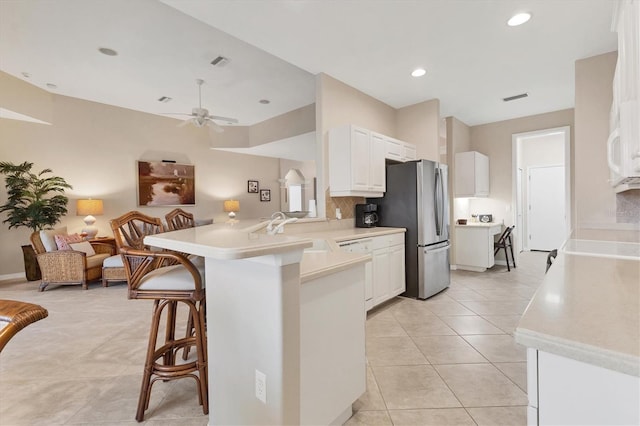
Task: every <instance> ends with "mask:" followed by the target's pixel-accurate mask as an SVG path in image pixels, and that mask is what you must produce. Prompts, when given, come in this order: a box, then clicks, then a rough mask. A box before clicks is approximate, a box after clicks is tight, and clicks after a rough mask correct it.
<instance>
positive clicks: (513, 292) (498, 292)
mask: <svg viewBox="0 0 640 426" xmlns="http://www.w3.org/2000/svg"><path fill="white" fill-rule="evenodd" d="M518 287H524V286H518ZM524 288H525V289H526V287H524ZM476 291H477V292H478V293H479V294H481V295H483V296H484V297H485V298H486V300H491V301H494V300H499V301H503V300H522V299H528V298H526V297H522V296H521V295H520V293H519V292H518V289H517V288H513V285H512V286H511V288H502V289H495V290H476Z"/></svg>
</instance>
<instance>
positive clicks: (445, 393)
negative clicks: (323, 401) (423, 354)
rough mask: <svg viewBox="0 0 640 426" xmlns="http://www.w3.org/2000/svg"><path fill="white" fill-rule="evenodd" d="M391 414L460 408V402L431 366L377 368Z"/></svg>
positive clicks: (376, 371) (376, 372)
mask: <svg viewBox="0 0 640 426" xmlns="http://www.w3.org/2000/svg"><path fill="white" fill-rule="evenodd" d="M373 374H374V375H375V377H376V380H377V382H378V385H379V386H380V392H381V393H382V397H383V398H384V401H385V403H386V405H387V408H388V409H389V410H394V409H411V408H449V407H460V402H459V401H458V400H457V399H456V397H455V396H454V395H453V393H452V392H451V390H450V389H449V388H448V387H447V385H446V384H445V383H444V382H443V381H442V379H441V378H440V377H439V376H438V373H437V372H436V371H435V370H434V369H433V367H431V366H429V365H419V366H396V367H373Z"/></svg>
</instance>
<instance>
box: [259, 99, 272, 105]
mask: <svg viewBox="0 0 640 426" xmlns="http://www.w3.org/2000/svg"><path fill="white" fill-rule="evenodd" d="M258 102H260V103H261V104H262V105H267V104H270V103H271V101H270V100H269V99H260V100H259V101H258Z"/></svg>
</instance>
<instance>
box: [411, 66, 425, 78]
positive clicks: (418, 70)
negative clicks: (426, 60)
mask: <svg viewBox="0 0 640 426" xmlns="http://www.w3.org/2000/svg"><path fill="white" fill-rule="evenodd" d="M426 73H427V70H425V69H424V68H416V69H415V70H413V71H411V76H412V77H422V76H423V75H425V74H426Z"/></svg>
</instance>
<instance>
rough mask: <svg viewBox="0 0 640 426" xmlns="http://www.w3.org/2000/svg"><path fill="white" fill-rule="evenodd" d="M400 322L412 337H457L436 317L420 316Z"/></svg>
mask: <svg viewBox="0 0 640 426" xmlns="http://www.w3.org/2000/svg"><path fill="white" fill-rule="evenodd" d="M398 322H399V323H400V325H401V326H402V328H403V329H404V330H405V332H406V333H407V334H408V335H409V336H411V337H419V336H446V335H455V334H456V332H455V331H454V330H453V329H451V328H450V327H449V326H448V325H447V324H445V323H444V322H443V321H442V320H441V319H440V318H438V317H437V316H435V315H429V316H420V317H417V318H411V319H409V318H405V317H402V319H399V320H398Z"/></svg>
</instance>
